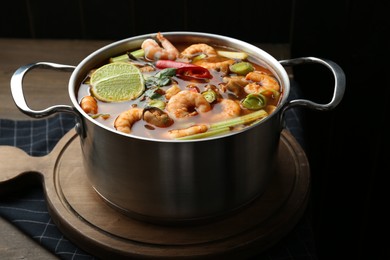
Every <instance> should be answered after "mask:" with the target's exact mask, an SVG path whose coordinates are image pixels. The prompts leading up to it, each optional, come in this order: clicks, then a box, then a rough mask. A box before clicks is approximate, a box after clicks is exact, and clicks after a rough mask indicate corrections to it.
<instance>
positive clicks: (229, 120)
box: [77, 36, 283, 139]
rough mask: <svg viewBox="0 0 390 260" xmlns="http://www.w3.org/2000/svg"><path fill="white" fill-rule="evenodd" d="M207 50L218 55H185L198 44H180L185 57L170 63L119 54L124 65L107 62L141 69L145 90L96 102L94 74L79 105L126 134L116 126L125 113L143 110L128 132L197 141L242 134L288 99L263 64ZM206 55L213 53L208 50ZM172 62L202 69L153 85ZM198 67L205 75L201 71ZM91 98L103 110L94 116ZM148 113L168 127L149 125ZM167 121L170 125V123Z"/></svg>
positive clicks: (242, 55) (178, 47)
mask: <svg viewBox="0 0 390 260" xmlns="http://www.w3.org/2000/svg"><path fill="white" fill-rule="evenodd" d="M161 37H163V36H161ZM159 39H160V40H161V38H159ZM164 39H165V38H164ZM165 40H166V39H165ZM160 42H161V41H160ZM199 46H200V45H197V46H195V47H199ZM201 46H202V48H204V47H205V46H204V45H201ZM207 46H208V47H210V48H211V49H212V50H214V51H215V53H214V52H212V53H211V54H210V53H204V52H202V51H201V50H197V49H196V50H193V52H194V53H191V56H190V57H189V56H186V55H184V54H185V53H186V51H187V50H189V49H190V48H191V47H194V45H191V46H190V45H189V44H185V43H180V44H175V46H174V48H176V50H177V51H178V53H179V55H178V56H177V57H175V58H172V57H170V59H161V57H160V58H156V56H155V57H154V58H153V59H151V58H150V57H148V56H147V54H148V53H147V50H146V48H145V50H143V49H142V48H141V49H138V50H129V52H128V53H132V52H133V51H138V52H140V51H141V54H143V55H138V56H137V57H134V56H133V55H126V54H125V53H122V54H121V53H118V56H116V57H124V59H122V58H121V59H120V61H118V59H117V58H116V57H113V59H110V60H107V61H106V63H107V64H108V63H110V62H125V63H131V64H134V65H136V66H137V67H138V68H139V69H140V70H141V72H142V75H143V77H144V79H145V83H146V88H145V91H144V92H143V93H142V94H141V95H140V96H139V97H137V98H135V99H133V100H127V101H121V102H105V101H101V100H99V99H98V98H96V97H93V94H92V92H91V87H92V86H91V84H90V76H91V74H92V73H94V70H92V71H91V72H90V74H89V75H86V78H85V80H84V82H83V83H82V84H81V85H80V87H79V90H78V93H77V99H78V102H79V104H80V105H81V107H82V108H83V109H84V111H85V112H87V113H88V114H90V116H91V117H93V118H94V120H97V121H98V122H100V123H101V124H103V125H105V126H107V127H109V128H111V129H113V130H115V131H120V130H118V127H116V124H117V122H118V121H117V120H118V117H120V116H121V115H122V117H121V118H123V113H124V112H125V111H129V110H130V109H133V108H139V109H140V111H141V112H139V111H138V112H137V113H138V114H137V117H135V118H134V117H132V118H130V117H129V118H127V119H128V120H129V122H128V124H129V131H128V132H126V131H122V132H124V133H126V134H130V135H136V136H140V137H146V138H152V139H195V138H204V137H209V136H214V135H221V134H225V133H228V132H230V131H237V130H241V129H242V128H244V127H245V126H247V125H250V124H253V123H254V122H257V121H258V120H262V119H264V118H265V117H266V116H268V115H269V114H271V113H272V112H273V110H274V109H275V108H276V107H277V105H278V104H279V102H280V100H281V97H282V94H283V92H282V89H281V87H280V84H279V82H278V81H277V79H276V78H275V77H274V75H272V72H271V71H270V70H268V69H267V68H266V67H265V66H263V65H262V64H261V61H258V60H256V59H254V58H253V57H250V56H249V57H248V56H247V55H246V54H245V53H243V52H241V51H240V50H233V49H230V48H227V47H225V46H210V45H207ZM195 47H194V48H195ZM208 47H207V48H208ZM156 48H160V49H157V50H155V51H156V52H158V51H160V52H162V53H163V54H164V50H166V49H167V48H166V47H164V46H162V47H161V46H160V47H156ZM202 48H201V49H202ZM211 49H210V50H211ZM142 50H143V51H144V52H142ZM190 50H191V49H190ZM202 50H203V49H202ZM203 51H205V52H207V50H203ZM169 60H171V61H174V62H177V63H174V65H175V66H177V65H178V64H179V65H180V66H181V65H182V64H190V65H196V66H194V68H191V69H189V70H187V68H185V69H184V73H182V72H181V71H180V69H179V68H176V69H175V72H176V73H175V74H174V75H173V76H169V77H167V82H166V84H164V85H158V86H156V85H153V84H151V83H150V80H149V81H148V79H151V78H153V77H156V74H158V73H161V72H162V71H164V70H165V71H166V69H169V66H170V65H171V64H170V63H169ZM166 61H168V62H166ZM160 63H162V64H163V65H164V66H161V64H160ZM197 66H199V67H201V68H203V70H201V71H200V72H199V71H197V68H198V67H197ZM235 66H236V68H235ZM96 69H97V68H96ZM179 71H180V73H179ZM207 72H208V73H209V74H207ZM205 73H206V74H205ZM199 75H200V76H199ZM87 96H90V97H91V96H92V97H93V102H96V106H97V110H94V111H92V112H91V111H90V110H86V109H85V107H84V106H83V104H82V100H83V98H84V97H87ZM205 102H207V104H206V103H205ZM146 111H148V112H149V113H151V114H153V115H157V117H156V118H157V120H160V121H162V123H161V124H155V123H154V121H153V120H152V121H150V120H146V118H145V113H146ZM251 114H253V115H254V116H253V118H251V117H250V116H249V115H251ZM127 117H128V116H127ZM125 118H126V117H125ZM167 118H168V119H169V120H168V121H169V123H166V124H165V123H164V122H166V121H167ZM127 119H126V120H127ZM241 119H242V121H240V120H241ZM234 120H236V121H237V122H234Z"/></svg>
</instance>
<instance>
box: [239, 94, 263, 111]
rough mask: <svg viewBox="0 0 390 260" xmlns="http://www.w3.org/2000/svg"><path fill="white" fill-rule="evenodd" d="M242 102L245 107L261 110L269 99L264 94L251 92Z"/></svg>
mask: <svg viewBox="0 0 390 260" xmlns="http://www.w3.org/2000/svg"><path fill="white" fill-rule="evenodd" d="M241 103H242V105H243V106H244V107H245V108H247V109H251V110H259V109H262V108H263V107H265V106H266V105H267V101H266V99H265V97H264V96H263V95H262V94H249V95H248V96H246V98H245V99H244V100H243V101H241Z"/></svg>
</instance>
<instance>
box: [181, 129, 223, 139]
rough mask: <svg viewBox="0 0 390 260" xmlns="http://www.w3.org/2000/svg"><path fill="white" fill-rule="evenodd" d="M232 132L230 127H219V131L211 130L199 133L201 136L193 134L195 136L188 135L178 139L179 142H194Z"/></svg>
mask: <svg viewBox="0 0 390 260" xmlns="http://www.w3.org/2000/svg"><path fill="white" fill-rule="evenodd" d="M229 131H230V128H229V127H219V128H217V129H209V130H208V131H207V132H204V133H199V134H193V135H187V136H183V137H179V138H177V140H194V139H201V138H206V137H212V136H215V135H219V134H225V133H228V132H229Z"/></svg>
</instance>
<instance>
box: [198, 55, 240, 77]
mask: <svg viewBox="0 0 390 260" xmlns="http://www.w3.org/2000/svg"><path fill="white" fill-rule="evenodd" d="M233 63H234V60H231V59H228V60H223V61H219V59H216V60H215V61H213V60H211V59H202V60H199V61H196V62H194V64H196V65H198V66H201V67H203V68H206V69H213V70H217V71H221V72H222V73H224V74H227V73H228V71H229V66H230V65H232V64H233Z"/></svg>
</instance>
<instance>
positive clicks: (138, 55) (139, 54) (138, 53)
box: [130, 49, 145, 58]
mask: <svg viewBox="0 0 390 260" xmlns="http://www.w3.org/2000/svg"><path fill="white" fill-rule="evenodd" d="M130 54H131V55H133V56H134V57H136V58H142V57H143V56H145V51H144V50H143V49H139V50H136V51H132V52H130Z"/></svg>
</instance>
